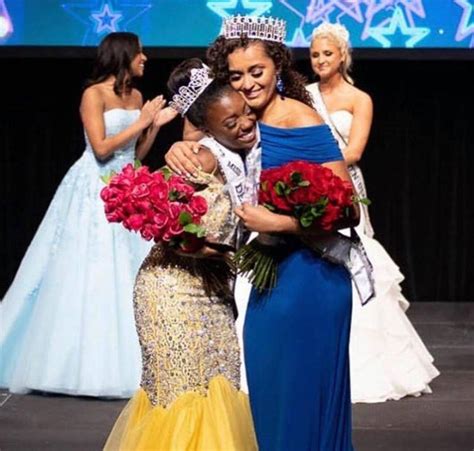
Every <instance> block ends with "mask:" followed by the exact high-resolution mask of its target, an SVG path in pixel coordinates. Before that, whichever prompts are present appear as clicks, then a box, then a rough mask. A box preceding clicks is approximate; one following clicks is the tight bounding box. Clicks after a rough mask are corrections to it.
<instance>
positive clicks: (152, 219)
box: [100, 162, 207, 253]
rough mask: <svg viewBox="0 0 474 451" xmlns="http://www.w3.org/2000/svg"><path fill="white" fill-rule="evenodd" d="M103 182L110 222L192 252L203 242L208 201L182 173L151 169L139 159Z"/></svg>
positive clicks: (148, 237)
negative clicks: (152, 170) (202, 220)
mask: <svg viewBox="0 0 474 451" xmlns="http://www.w3.org/2000/svg"><path fill="white" fill-rule="evenodd" d="M103 181H104V182H105V183H106V184H107V186H105V187H104V188H103V189H102V191H101V193H100V196H101V199H102V200H103V201H104V203H105V206H104V209H105V215H106V217H107V220H108V221H109V222H118V223H121V224H122V225H123V226H124V227H125V228H126V229H127V230H131V231H134V232H137V233H140V235H141V236H142V237H143V238H144V239H146V240H148V241H149V240H152V239H153V240H154V241H155V242H157V243H158V242H161V243H163V244H164V245H166V246H170V247H173V248H175V249H178V250H180V251H182V252H188V253H193V252H196V251H197V250H199V249H200V248H201V247H202V246H203V245H204V236H205V230H204V228H203V227H202V226H201V219H202V217H203V216H204V215H205V214H206V212H207V202H206V199H204V197H202V196H199V195H198V194H196V190H195V188H194V187H193V185H191V184H190V183H189V182H187V181H186V180H185V179H184V178H182V177H181V176H178V175H175V174H172V172H171V171H170V170H169V169H167V168H162V169H159V170H157V171H154V172H150V170H149V168H148V167H147V166H141V165H140V163H139V162H138V163H136V164H135V165H132V164H127V165H126V166H125V167H124V168H123V169H122V170H121V172H119V173H112V174H110V175H109V176H107V177H103Z"/></svg>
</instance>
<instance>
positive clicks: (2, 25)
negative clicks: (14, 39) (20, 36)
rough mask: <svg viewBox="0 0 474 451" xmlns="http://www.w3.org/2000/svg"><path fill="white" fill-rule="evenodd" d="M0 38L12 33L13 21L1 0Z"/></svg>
mask: <svg viewBox="0 0 474 451" xmlns="http://www.w3.org/2000/svg"><path fill="white" fill-rule="evenodd" d="M0 12H1V14H0V39H4V38H6V37H7V36H8V35H10V34H11V33H13V23H12V20H11V18H10V15H9V14H8V10H7V7H6V5H5V3H4V1H3V0H0Z"/></svg>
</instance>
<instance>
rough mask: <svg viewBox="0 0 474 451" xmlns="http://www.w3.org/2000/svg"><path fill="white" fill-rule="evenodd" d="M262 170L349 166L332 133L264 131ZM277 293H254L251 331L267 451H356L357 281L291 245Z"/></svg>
mask: <svg viewBox="0 0 474 451" xmlns="http://www.w3.org/2000/svg"><path fill="white" fill-rule="evenodd" d="M260 131H261V139H262V167H263V169H267V168H269V167H274V166H280V165H282V164H285V163H287V162H290V161H294V160H306V161H310V162H313V163H325V162H329V161H336V160H342V155H341V152H340V150H339V148H338V147H337V144H336V141H335V140H334V138H333V137H332V135H331V133H330V131H329V128H328V127H327V126H326V125H322V126H314V127H301V128H293V129H281V128H276V127H270V126H268V125H265V124H261V126H260ZM285 251H286V252H285V256H284V258H283V260H282V261H281V263H280V264H279V267H278V279H277V285H276V287H275V288H274V289H273V290H271V291H270V292H264V293H263V294H259V293H258V292H257V291H254V290H253V291H252V293H251V295H250V300H249V304H248V307H247V314H246V319H245V326H244V344H245V364H246V368H247V381H248V386H249V394H250V404H251V407H252V415H253V419H254V423H255V430H256V433H257V441H258V446H259V450H260V451H351V450H352V449H353V448H352V441H351V398H350V383H349V329H350V324H351V308H352V291H351V280H350V276H349V273H348V272H347V271H346V269H345V268H343V267H342V266H338V265H335V264H332V263H329V262H328V261H326V260H323V259H321V258H320V257H319V256H318V255H316V254H315V253H314V252H313V251H311V250H310V249H308V248H307V247H305V246H304V245H303V244H302V243H301V242H300V241H299V240H298V239H297V238H296V237H293V238H291V237H290V238H287V245H286V248H285Z"/></svg>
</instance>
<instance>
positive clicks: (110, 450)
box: [104, 376, 257, 451]
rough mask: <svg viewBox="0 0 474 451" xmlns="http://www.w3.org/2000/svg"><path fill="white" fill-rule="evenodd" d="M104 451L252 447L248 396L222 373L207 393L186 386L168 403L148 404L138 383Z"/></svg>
mask: <svg viewBox="0 0 474 451" xmlns="http://www.w3.org/2000/svg"><path fill="white" fill-rule="evenodd" d="M104 450H105V451H194V450H196V451H198V450H199V451H253V450H257V443H256V439H255V432H254V428H253V423H252V417H251V413H250V405H249V401H248V397H247V395H246V394H245V393H243V392H241V391H238V390H236V389H235V388H234V387H233V386H232V385H231V384H230V383H229V382H228V381H227V379H226V378H224V377H223V376H217V377H214V378H213V379H212V380H211V382H210V384H209V390H208V393H207V395H206V396H203V395H201V394H198V393H195V392H187V393H184V394H183V395H181V396H179V397H178V398H177V399H176V400H175V401H174V402H173V403H172V404H171V405H170V406H169V407H167V408H163V407H161V406H153V405H152V404H151V403H150V401H149V400H148V397H147V395H146V393H145V391H144V390H143V389H139V390H138V391H137V392H136V394H135V395H134V397H133V398H132V399H131V400H130V401H129V402H128V404H127V405H126V406H125V408H124V410H123V411H122V413H121V414H120V416H119V418H118V419H117V421H116V423H115V425H114V428H113V429H112V432H111V433H110V435H109V438H108V439H107V442H106V444H105V447H104Z"/></svg>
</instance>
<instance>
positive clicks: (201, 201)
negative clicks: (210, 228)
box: [188, 195, 207, 216]
mask: <svg viewBox="0 0 474 451" xmlns="http://www.w3.org/2000/svg"><path fill="white" fill-rule="evenodd" d="M188 205H189V208H190V209H191V213H192V214H193V215H199V216H204V215H205V214H206V213H207V201H206V199H205V198H204V197H202V196H198V195H195V196H193V197H191V200H190V201H189V204H188Z"/></svg>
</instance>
